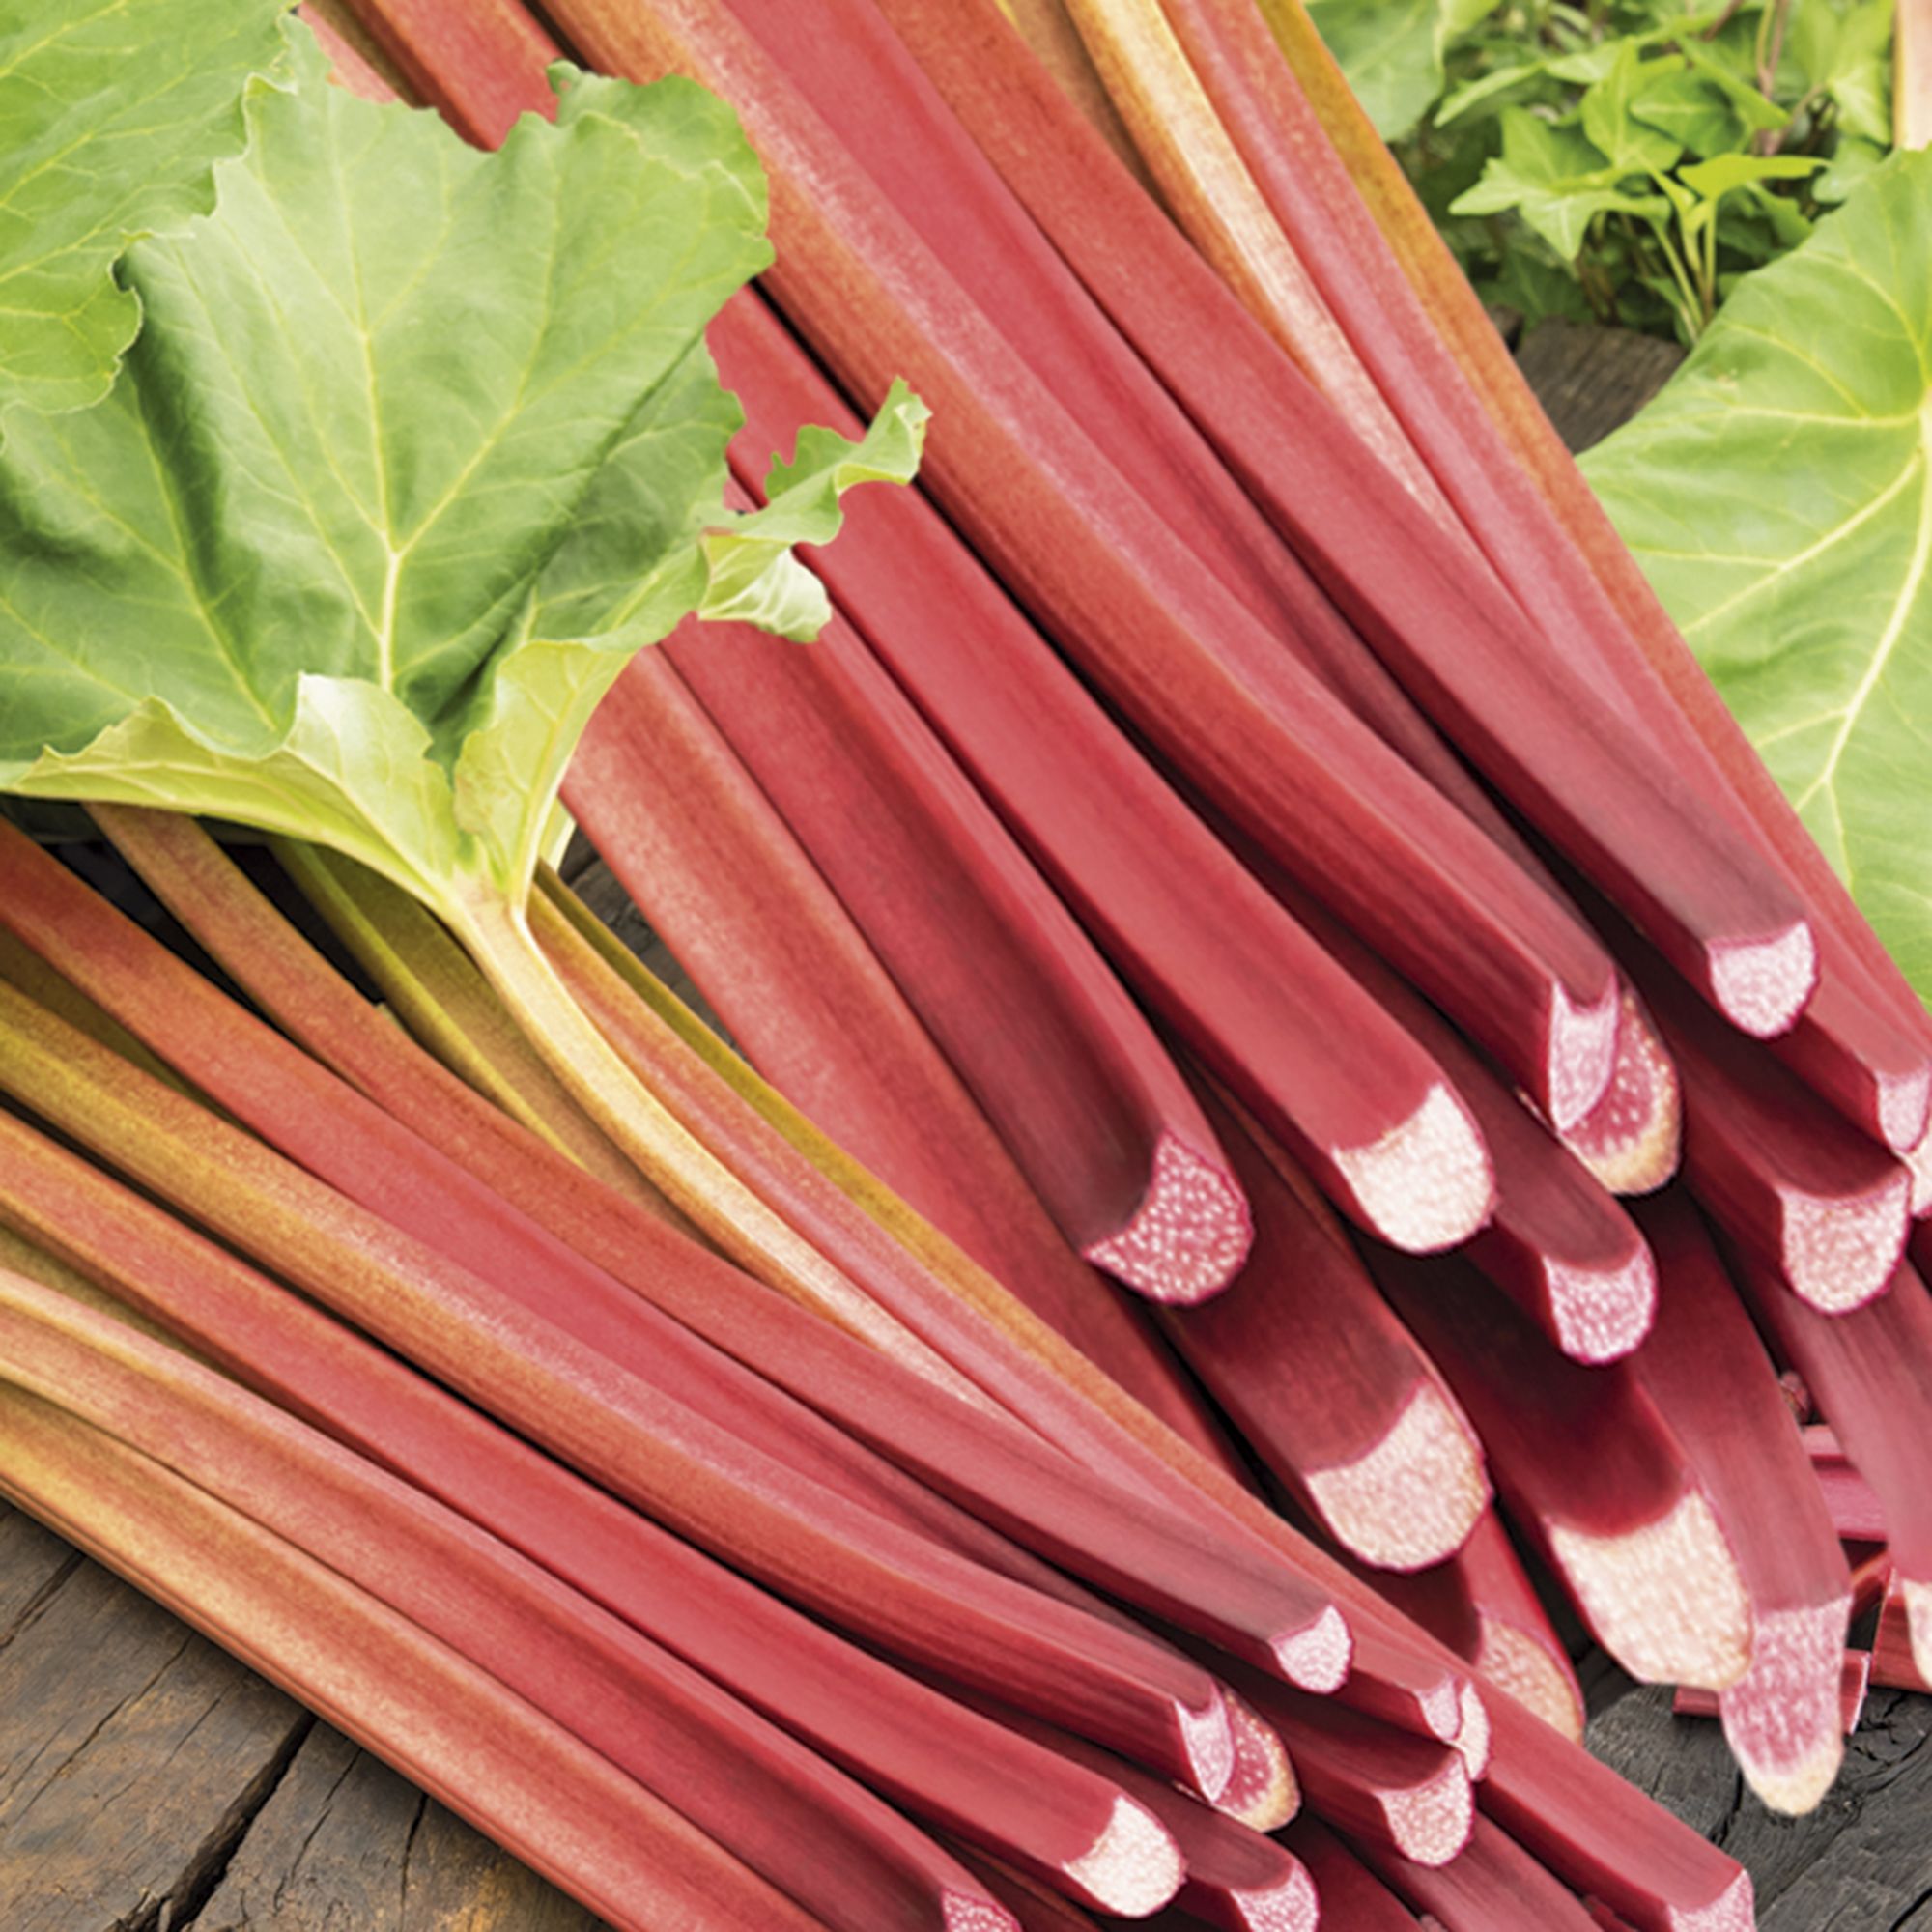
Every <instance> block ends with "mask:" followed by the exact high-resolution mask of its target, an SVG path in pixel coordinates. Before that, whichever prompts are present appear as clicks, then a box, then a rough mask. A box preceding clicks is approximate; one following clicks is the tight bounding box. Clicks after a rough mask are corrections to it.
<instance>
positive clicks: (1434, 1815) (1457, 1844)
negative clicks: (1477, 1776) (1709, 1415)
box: [1381, 1755, 1476, 1865]
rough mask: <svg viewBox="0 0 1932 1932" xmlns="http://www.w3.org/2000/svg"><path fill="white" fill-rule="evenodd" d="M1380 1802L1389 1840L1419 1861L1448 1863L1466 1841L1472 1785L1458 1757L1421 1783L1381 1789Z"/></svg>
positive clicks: (1472, 1804) (1471, 1816)
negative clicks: (1392, 1788) (1402, 1787)
mask: <svg viewBox="0 0 1932 1932" xmlns="http://www.w3.org/2000/svg"><path fill="white" fill-rule="evenodd" d="M1381 1804H1382V1822H1383V1825H1384V1827H1385V1828H1386V1830H1387V1832H1388V1835H1389V1842H1390V1843H1391V1844H1392V1845H1394V1846H1395V1848H1396V1850H1397V1851H1399V1852H1400V1853H1401V1854H1402V1855H1403V1857H1404V1858H1406V1859H1411V1860H1413V1861H1415V1863H1417V1864H1419V1865H1446V1864H1447V1863H1448V1862H1449V1861H1450V1860H1451V1859H1453V1858H1454V1857H1455V1856H1456V1855H1457V1853H1458V1852H1460V1851H1461V1850H1462V1849H1463V1846H1464V1845H1466V1844H1467V1843H1468V1842H1469V1831H1470V1828H1471V1826H1472V1825H1473V1824H1474V1822H1475V1809H1476V1800H1475V1787H1474V1786H1473V1785H1472V1784H1470V1782H1469V1775H1468V1773H1467V1772H1466V1771H1464V1770H1463V1760H1462V1759H1461V1758H1460V1757H1456V1756H1454V1755H1452V1756H1451V1757H1450V1759H1449V1762H1448V1763H1447V1764H1446V1765H1445V1766H1444V1767H1443V1768H1442V1770H1440V1771H1439V1772H1437V1773H1436V1774H1435V1776H1434V1777H1432V1778H1430V1779H1429V1780H1428V1782H1427V1783H1425V1784H1416V1785H1411V1786H1410V1787H1409V1788H1408V1789H1407V1790H1406V1791H1390V1792H1386V1793H1384V1794H1383V1797H1382V1801H1381Z"/></svg>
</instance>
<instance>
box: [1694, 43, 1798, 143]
mask: <svg viewBox="0 0 1932 1932" xmlns="http://www.w3.org/2000/svg"><path fill="white" fill-rule="evenodd" d="M1684 57H1685V59H1686V60H1688V61H1689V62H1690V65H1691V66H1692V67H1693V68H1694V69H1695V70H1696V71H1698V72H1699V73H1700V74H1702V75H1703V76H1704V78H1705V79H1706V80H1708V81H1710V83H1711V84H1712V85H1713V86H1714V87H1716V88H1717V89H1718V90H1719V93H1721V94H1722V95H1723V97H1724V99H1726V100H1728V101H1729V102H1730V104H1731V109H1732V111H1733V112H1734V113H1735V114H1736V115H1737V117H1738V119H1739V120H1740V121H1742V122H1743V123H1744V125H1745V129H1746V131H1747V133H1753V134H1756V133H1765V134H1773V133H1776V132H1777V131H1778V130H1779V129H1781V128H1787V127H1789V126H1790V124H1791V116H1790V115H1789V114H1787V113H1786V112H1785V111H1784V109H1783V108H1781V107H1780V106H1778V104H1777V103H1776V101H1775V100H1767V99H1765V98H1764V96H1763V95H1762V94H1761V93H1759V92H1758V88H1757V84H1756V82H1755V81H1754V80H1752V79H1750V78H1748V77H1747V76H1746V75H1744V74H1740V73H1738V72H1735V71H1733V70H1732V69H1731V68H1730V67H1729V66H1727V65H1726V64H1725V62H1724V61H1722V60H1721V59H1719V56H1718V54H1717V53H1715V52H1714V51H1713V50H1712V49H1711V48H1710V47H1709V46H1707V45H1706V44H1705V43H1703V42H1701V41H1689V42H1686V43H1685V46H1684Z"/></svg>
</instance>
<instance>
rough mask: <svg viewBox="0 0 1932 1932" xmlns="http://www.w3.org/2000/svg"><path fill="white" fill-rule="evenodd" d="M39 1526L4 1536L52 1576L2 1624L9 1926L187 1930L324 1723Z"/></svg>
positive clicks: (24, 1930) (11, 1527)
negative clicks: (63, 1549) (62, 1547)
mask: <svg viewBox="0 0 1932 1932" xmlns="http://www.w3.org/2000/svg"><path fill="white" fill-rule="evenodd" d="M23 1522H24V1520H23V1519H20V1518H18V1517H16V1516H15V1515H14V1513H13V1512H11V1511H9V1512H7V1520H6V1521H5V1523H4V1524H0V1548H9V1549H19V1550H24V1551H25V1552H27V1554H28V1561H29V1564H30V1566H31V1569H32V1570H37V1571H38V1572H39V1573H40V1574H41V1576H42V1584H41V1587H40V1588H39V1589H38V1591H36V1592H35V1593H34V1596H33V1597H32V1598H31V1599H30V1605H31V1607H30V1609H29V1611H28V1613H26V1614H23V1615H21V1616H19V1617H17V1618H16V1619H15V1621H14V1624H13V1625H12V1627H11V1629H8V1627H7V1626H5V1624H4V1623H0V1632H5V1634H4V1636H0V1925H4V1926H6V1927H7V1928H8V1932H158V1928H160V1927H163V1926H169V1925H176V1924H180V1923H183V1922H185V1919H186V1918H188V1917H190V1916H191V1915H192V1911H193V1908H194V1906H195V1905H197V1904H198V1903H199V1902H200V1900H201V1898H202V1897H204V1896H205V1895H206V1892H207V1889H208V1887H209V1885H210V1883H211V1882H212V1879H213V1875H214V1874H215V1873H217V1872H218V1871H219V1869H220V1867H221V1865H222V1864H223V1863H224V1862H225V1861H226V1859H227V1857H228V1854H229V1852H230V1851H231V1850H232V1849H233V1847H234V1845H235V1843H236V1841H237V1840H238V1839H239V1838H240V1836H241V1834H242V1833H243V1832H245V1830H246V1828H247V1825H248V1821H249V1820H250V1819H251V1818H252V1817H253V1816H254V1814H255V1812H256V1811H257V1809H259V1808H260V1805H261V1804H262V1801H263V1799H264V1798H265V1797H266V1796H267V1794H268V1792H269V1791H270V1790H271V1789H272V1788H273V1786H274V1784H275V1782H276V1780H277V1779H278V1778H279V1777H280V1776H281V1774H282V1772H283V1770H284V1769H285V1768H286V1766H287V1764H288V1762H289V1760H290V1758H291V1756H292V1755H293V1753H294V1751H295V1749H296V1747H297V1746H298V1744H299V1743H300V1742H301V1739H302V1737H303V1736H304V1735H305V1733H306V1732H307V1731H308V1729H309V1728H310V1726H311V1725H312V1723H313V1721H314V1720H313V1719H311V1718H310V1717H309V1716H308V1714H307V1713H306V1712H305V1711H303V1710H302V1709H301V1707H300V1706H299V1705H298V1704H296V1703H294V1702H292V1701H291V1700H290V1699H289V1698H287V1697H284V1696H283V1695H282V1693H281V1692H280V1691H279V1690H274V1689H273V1688H272V1687H270V1685H268V1684H265V1683H264V1682H263V1681H262V1680H261V1679H260V1678H258V1677H256V1676H255V1675H254V1674H253V1673H252V1672H250V1671H248V1670H246V1669H244V1668H243V1667H242V1666H241V1664H239V1663H237V1662H234V1661H233V1660H232V1659H230V1658H228V1657H226V1656H224V1655H223V1654H222V1652H221V1651H219V1650H217V1649H216V1648H215V1647H214V1646H213V1644H211V1643H207V1642H204V1641H203V1640H202V1638H200V1637H198V1636H196V1635H195V1634H194V1633H193V1632H191V1631H189V1630H187V1629H186V1628H185V1626H183V1625H182V1624H180V1623H178V1622H176V1620H175V1619H174V1618H173V1617H171V1616H169V1615H168V1614H167V1612H166V1611H164V1610H161V1609H159V1608H157V1607H156V1605H153V1604H150V1603H148V1602H147V1601H146V1600H145V1599H144V1598H142V1597H141V1596H140V1595H139V1593H138V1592H136V1591H134V1590H131V1589H129V1588H128V1586H127V1585H126V1584H125V1583H122V1582H121V1581H120V1580H119V1579H118V1578H116V1577H111V1576H109V1575H108V1574H107V1572H106V1571H104V1570H102V1569H100V1568H99V1566H98V1565H96V1564H93V1563H87V1562H82V1561H80V1560H79V1559H78V1558H77V1557H73V1556H72V1555H71V1552H70V1553H67V1554H60V1553H59V1546H58V1544H57V1543H56V1541H55V1539H53V1538H50V1537H46V1536H45V1534H44V1532H43V1531H40V1530H38V1529H32V1530H28V1529H26V1528H23V1526H22V1525H23ZM50 1562H51V1565H52V1567H51V1569H50V1568H49V1564H50ZM22 1574H23V1577H24V1576H26V1575H28V1574H29V1572H27V1571H23V1573H22ZM12 1583H13V1578H12V1577H9V1579H8V1585H7V1586H4V1587H0V1595H10V1594H12V1589H11V1586H12Z"/></svg>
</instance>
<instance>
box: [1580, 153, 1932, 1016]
mask: <svg viewBox="0 0 1932 1932" xmlns="http://www.w3.org/2000/svg"><path fill="white" fill-rule="evenodd" d="M1584 467H1585V469H1586V471H1587V473H1588V474H1589V477H1590V480H1591V482H1592V483H1593V484H1594V485H1595V486H1596V488H1597V491H1598V493H1599V494H1600V495H1601V496H1602V497H1603V499H1604V501H1605V505H1606V506H1607V507H1608V509H1609V512H1610V514H1611V516H1612V517H1613V518H1614V519H1615V520H1616V523H1617V526H1618V527H1619V528H1620V529H1621V530H1622V532H1623V534H1624V536H1625V537H1626V538H1627V539H1628V540H1629V542H1630V544H1631V546H1632V548H1633V549H1634V551H1635V553H1636V555H1637V557H1638V560H1639V561H1640V562H1641V563H1642V564H1643V567H1644V569H1645V570H1646V572H1647V573H1648V574H1649V576H1650V578H1651V581H1652V582H1654V583H1655V584H1656V586H1657V588H1658V591H1659V593H1660V594H1661V595H1662V599H1663V601H1664V603H1665V605H1666V606H1667V607H1668V608H1669V610H1670V611H1671V613H1672V615H1673V616H1675V618H1676V619H1677V621H1678V623H1679V624H1680V625H1681V626H1682V627H1683V629H1684V632H1685V635H1686V636H1687V637H1688V638H1689V639H1690V643H1691V645H1692V647H1693V648H1694V649H1695V650H1696V652H1697V655H1698V657H1699V658H1700V659H1701V660H1702V662H1703V664H1704V666H1705V668H1707V669H1708V670H1709V671H1710V673H1711V675H1712V677H1713V678H1714V679H1715V681H1716V682H1717V685H1718V688H1719V691H1721V692H1722V694H1723V695H1724V697H1725V698H1726V699H1727V701H1728V702H1729V703H1730V705H1731V706H1732V708H1733V709H1734V710H1735V711H1736V713H1737V714H1738V717H1739V719H1740V720H1741V722H1742V723H1743V725H1744V727H1745V729H1746V730H1747V732H1748V733H1749V735H1750V738H1751V740H1752V742H1753V743H1754V744H1755V745H1756V746H1757V747H1758V749H1759V751H1760V752H1761V753H1763V754H1764V757H1765V759H1766V761H1767V762H1768V764H1769V765H1770V767H1771V769H1772V771H1773V772H1774V773H1775V774H1776V777H1777V779H1778V781H1779V782H1780V783H1781V784H1782V785H1783V786H1784V788H1785V790H1786V791H1787V792H1788V793H1789V794H1790V796H1791V797H1792V799H1793V800H1794V801H1795V802H1796V803H1797V805H1798V807H1799V809H1800V810H1801V811H1802V813H1803V814H1804V821H1805V823H1806V824H1807V825H1808V826H1809V828H1810V829H1811V831H1812V833H1813V834H1814V835H1815V836H1816V837H1817V838H1818V839H1819V841H1820V843H1821V844H1822V845H1823V846H1824V848H1825V850H1826V851H1827V852H1828V853H1829V854H1830V855H1831V857H1832V859H1833V863H1834V864H1835V865H1836V866H1837V867H1838V868H1839V869H1840V871H1841V872H1843V874H1844V875H1845V877H1846V878H1847V880H1848V881H1849V882H1850V884H1851V886H1852V888H1853V891H1854V892H1855V894H1856V895H1857V897H1858V900H1859V903H1860V904H1861V907H1862V908H1863V910H1864V911H1865V913H1866V914H1867V915H1868V917H1869V918H1870V919H1871V920H1872V923H1874V924H1875V925H1876V926H1877V928H1878V930H1879V933H1880V935H1881V936H1882V937H1883V938H1884V939H1885V941H1886V942H1887V944H1888V945H1889V947H1890V948H1891V949H1892V951H1893V952H1894V953H1895V954H1896V955H1897V957H1898V959H1899V961H1900V963H1901V964H1902V965H1903V966H1904V968H1905V970H1906V971H1907V972H1908V973H1909V974H1910V975H1911V976H1912V979H1913V982H1914V984H1915V985H1917V986H1918V989H1919V991H1920V993H1921V994H1929V995H1932V488H1928V467H1932V154H1914V155H1901V156H1894V157H1893V158H1892V159H1891V160H1889V161H1888V162H1886V163H1885V164H1884V165H1883V166H1882V167H1880V168H1879V169H1877V170H1876V171H1875V172H1874V173H1873V174H1871V175H1870V176H1868V177H1867V178H1866V179H1865V181H1864V182H1863V183H1861V185H1860V186H1859V187H1858V188H1857V189H1856V190H1855V192H1854V193H1853V194H1852V196H1851V197H1850V199H1849V200H1847V201H1846V203H1845V205H1844V207H1843V208H1842V209H1841V210H1840V211H1839V212H1838V213H1835V214H1833V215H1832V216H1831V217H1830V219H1828V220H1826V221H1823V222H1821V223H1820V224H1819V225H1818V227H1817V229H1816V230H1815V231H1814V233H1813V234H1812V236H1811V238H1810V239H1809V240H1808V241H1805V242H1804V245H1803V246H1801V247H1800V248H1798V249H1797V250H1795V251H1794V252H1793V253H1792V254H1790V255H1788V256H1786V257H1785V258H1784V259H1783V260H1782V261H1780V262H1777V263H1775V264H1773V265H1772V266H1771V267H1769V268H1766V269H1763V270H1759V271H1758V272H1756V273H1755V274H1752V275H1750V276H1748V277H1747V278H1746V279H1745V281H1744V282H1743V283H1742V284H1741V285H1740V287H1739V288H1738V291H1737V293H1736V294H1735V295H1734V296H1733V297H1732V298H1731V299H1730V301H1729V302H1728V303H1727V304H1726V305H1725V307H1724V309H1723V310H1722V311H1721V312H1720V314H1719V317H1718V320H1717V321H1716V322H1715V323H1714V324H1713V325H1712V327H1711V329H1710V331H1709V332H1708V333H1707V334H1706V335H1705V337H1704V338H1703V341H1702V342H1701V343H1700V344H1699V346H1698V348H1697V351H1696V353H1695V354H1694V355H1692V356H1691V357H1690V360H1689V361H1688V362H1687V363H1686V364H1685V366H1684V368H1683V369H1682V371H1680V373H1679V374H1678V376H1677V377H1676V378H1675V379H1674V380H1673V381H1672V383H1671V384H1669V386H1668V387H1666V388H1665V389H1664V391H1663V392H1662V394H1661V395H1660V396H1659V397H1658V398H1657V399H1656V401H1654V402H1653V403H1652V404H1651V405H1650V406H1649V408H1648V409H1646V410H1645V411H1644V412H1643V413H1642V414H1641V415H1639V416H1638V417H1637V418H1636V419H1635V421H1634V422H1633V423H1631V424H1630V425H1629V426H1627V427H1626V428H1625V429H1623V430H1621V431H1619V432H1618V433H1617V434H1616V435H1615V436H1613V437H1611V438H1610V439H1609V440H1607V441H1606V442H1604V443H1602V444H1600V445H1599V446H1598V448H1597V449H1595V450H1593V451H1592V452H1591V453H1590V454H1589V455H1588V456H1587V457H1586V458H1585V459H1584Z"/></svg>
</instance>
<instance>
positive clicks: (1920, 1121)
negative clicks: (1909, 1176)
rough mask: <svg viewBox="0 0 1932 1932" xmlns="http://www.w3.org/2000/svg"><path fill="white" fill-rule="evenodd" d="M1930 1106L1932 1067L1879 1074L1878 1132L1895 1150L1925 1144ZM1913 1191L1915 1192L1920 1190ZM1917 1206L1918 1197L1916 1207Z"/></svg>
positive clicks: (1908, 1148)
mask: <svg viewBox="0 0 1932 1932" xmlns="http://www.w3.org/2000/svg"><path fill="white" fill-rule="evenodd" d="M1928 1109H1932V1067H1926V1066H1916V1067H1914V1068H1913V1070H1912V1071H1911V1072H1910V1073H1884V1074H1881V1075H1880V1076H1879V1081H1878V1125H1879V1131H1880V1132H1881V1133H1882V1134H1884V1136H1885V1144H1886V1146H1887V1147H1889V1148H1890V1149H1891V1150H1892V1151H1893V1152H1894V1153H1903V1152H1904V1151H1908V1150H1914V1151H1916V1150H1917V1149H1918V1148H1919V1147H1921V1146H1923V1145H1924V1143H1925V1141H1926V1139H1927V1120H1926V1115H1927V1110H1928ZM1914 1191H1915V1194H1916V1192H1917V1190H1916V1189H1915V1190H1914ZM1917 1206H1918V1204H1917V1202H1916V1200H1915V1202H1914V1208H1915V1210H1916V1208H1917Z"/></svg>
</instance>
